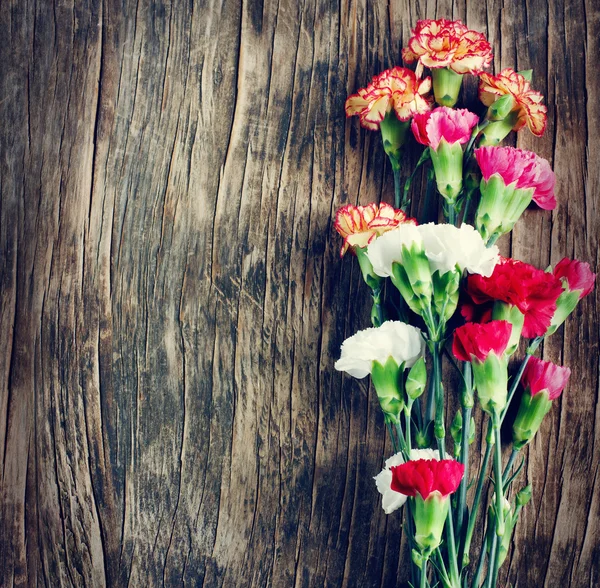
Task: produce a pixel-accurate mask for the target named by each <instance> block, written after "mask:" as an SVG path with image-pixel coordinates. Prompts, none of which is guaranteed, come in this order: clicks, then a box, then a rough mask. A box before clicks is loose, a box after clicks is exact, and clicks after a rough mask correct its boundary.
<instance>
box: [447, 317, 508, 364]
mask: <svg viewBox="0 0 600 588" xmlns="http://www.w3.org/2000/svg"><path fill="white" fill-rule="evenodd" d="M511 331H512V325H511V324H510V323H509V322H507V321H491V322H489V323H485V324H478V323H467V324H466V325H463V326H462V327H458V329H456V330H455V331H454V341H453V342H452V353H454V355H455V357H456V358H457V359H460V360H462V361H471V359H472V356H475V357H476V358H477V359H478V360H479V361H485V359H486V357H487V356H488V355H489V354H490V353H491V352H492V351H493V352H494V353H495V354H496V355H498V356H500V355H502V354H503V353H504V352H505V351H506V347H507V346H508V342H509V340H510V333H511Z"/></svg>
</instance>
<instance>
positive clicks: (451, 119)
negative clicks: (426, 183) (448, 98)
mask: <svg viewBox="0 0 600 588" xmlns="http://www.w3.org/2000/svg"><path fill="white" fill-rule="evenodd" d="M478 121H479V119H478V118H477V115H475V114H473V113H472V112H469V111H468V110H465V109H459V110H454V109H452V108H447V107H446V106H441V107H440V108H436V109H435V110H432V111H431V112H426V113H424V114H417V115H416V116H415V117H414V118H413V121H412V131H413V134H414V136H415V138H416V139H417V141H418V142H419V143H422V144H423V145H427V146H428V147H429V153H430V156H431V161H432V163H433V169H434V172H435V179H436V183H437V187H438V190H439V192H440V194H441V195H442V196H443V197H444V199H445V200H446V201H447V203H448V204H449V205H451V206H453V205H454V204H455V202H456V199H457V197H458V195H459V194H460V192H461V190H462V185H463V182H462V176H463V150H462V145H464V144H465V143H467V141H468V140H469V138H470V137H471V131H472V130H473V127H474V126H475V125H476V124H477V123H478Z"/></svg>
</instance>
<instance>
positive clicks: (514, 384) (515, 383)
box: [500, 337, 544, 425]
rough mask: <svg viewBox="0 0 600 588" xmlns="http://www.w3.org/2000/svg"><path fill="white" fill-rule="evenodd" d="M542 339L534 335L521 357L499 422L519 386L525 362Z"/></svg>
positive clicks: (501, 420)
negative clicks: (521, 359)
mask: <svg viewBox="0 0 600 588" xmlns="http://www.w3.org/2000/svg"><path fill="white" fill-rule="evenodd" d="M543 339H544V338H543V337H536V338H535V339H534V340H533V341H532V342H531V345H530V346H529V347H528V348H527V352H526V354H525V357H524V358H523V361H522V362H521V365H520V366H519V371H518V372H517V373H516V375H515V377H514V379H513V381H512V384H511V386H510V390H509V391H508V398H507V401H506V406H505V407H504V410H503V411H502V414H501V415H500V424H501V425H502V423H503V422H504V418H505V417H506V413H507V411H508V407H509V406H510V402H511V400H512V399H513V396H514V395H515V392H516V391H517V387H518V386H519V382H520V381H521V376H523V372H524V371H525V368H526V367H527V363H528V362H529V360H530V359H531V357H532V356H533V354H534V353H535V351H536V349H537V348H538V347H539V346H540V343H541V342H542V341H543Z"/></svg>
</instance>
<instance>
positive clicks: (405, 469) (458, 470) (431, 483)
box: [391, 459, 465, 500]
mask: <svg viewBox="0 0 600 588" xmlns="http://www.w3.org/2000/svg"><path fill="white" fill-rule="evenodd" d="M391 470H392V484H391V489H392V490H393V491H394V492H400V493H401V494H404V495H406V496H416V495H417V492H418V493H419V494H420V495H421V497H422V498H423V500H427V498H428V497H429V495H430V494H432V493H433V492H439V493H440V494H441V495H442V497H446V496H448V495H449V494H452V493H453V492H456V489H457V488H458V486H459V484H460V481H461V480H462V477H463V475H464V473H465V466H464V465H463V464H461V463H458V462H457V461H454V460H453V459H442V460H440V461H438V460H437V459H416V460H411V461H407V462H406V463H403V464H402V465H399V466H395V467H392V468H391Z"/></svg>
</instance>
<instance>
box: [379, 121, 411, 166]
mask: <svg viewBox="0 0 600 588" xmlns="http://www.w3.org/2000/svg"><path fill="white" fill-rule="evenodd" d="M379 128H380V130H381V140H382V141H383V149H384V151H385V152H386V154H387V156H388V157H389V158H390V163H391V164H392V169H395V170H398V169H400V162H401V160H402V147H403V146H404V144H405V143H406V140H407V138H408V130H409V128H410V121H404V122H403V121H401V120H398V117H397V116H396V114H395V113H394V112H393V111H390V112H388V113H387V114H386V115H385V118H384V119H383V120H382V121H381V123H380V125H379Z"/></svg>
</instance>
